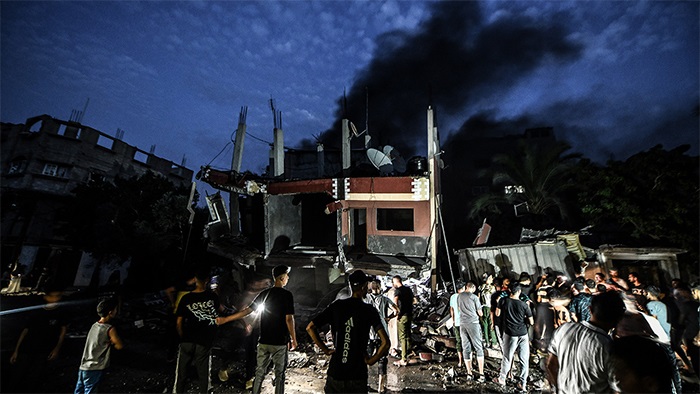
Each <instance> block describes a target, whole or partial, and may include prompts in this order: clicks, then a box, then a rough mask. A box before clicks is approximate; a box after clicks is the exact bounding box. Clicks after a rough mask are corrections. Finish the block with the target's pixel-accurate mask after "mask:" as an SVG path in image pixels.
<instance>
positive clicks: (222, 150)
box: [207, 141, 231, 166]
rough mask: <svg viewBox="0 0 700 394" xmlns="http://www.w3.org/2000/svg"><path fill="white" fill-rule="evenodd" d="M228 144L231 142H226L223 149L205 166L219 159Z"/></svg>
mask: <svg viewBox="0 0 700 394" xmlns="http://www.w3.org/2000/svg"><path fill="white" fill-rule="evenodd" d="M229 144H231V141H229V142H227V143H226V145H224V147H223V148H222V149H221V150H220V151H219V153H217V154H216V156H214V158H213V159H211V161H210V162H209V163H208V164H207V165H208V166H210V165H211V163H212V162H214V160H216V158H217V157H219V155H221V154H222V153H224V150H226V148H227V147H228V146H229Z"/></svg>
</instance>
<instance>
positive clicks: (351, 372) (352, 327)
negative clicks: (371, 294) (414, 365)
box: [306, 270, 389, 393]
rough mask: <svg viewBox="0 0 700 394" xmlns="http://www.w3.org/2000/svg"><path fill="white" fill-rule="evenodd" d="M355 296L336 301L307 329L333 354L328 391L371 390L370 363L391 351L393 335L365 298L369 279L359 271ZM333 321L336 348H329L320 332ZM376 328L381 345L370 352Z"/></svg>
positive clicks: (354, 280) (353, 277)
mask: <svg viewBox="0 0 700 394" xmlns="http://www.w3.org/2000/svg"><path fill="white" fill-rule="evenodd" d="M349 280H350V287H351V289H352V297H350V298H346V299H343V300H337V301H335V302H333V303H332V304H331V305H330V306H328V308H326V309H325V310H324V311H323V312H321V313H320V314H319V315H318V316H316V317H315V318H313V319H312V320H311V322H310V323H309V325H308V326H307V327H306V332H308V333H309V336H310V337H311V339H312V340H313V341H314V343H315V344H316V345H317V346H318V347H319V348H320V349H321V351H323V352H324V353H325V354H330V355H331V361H330V364H329V365H328V377H327V378H326V385H325V387H324V390H325V392H326V393H367V375H368V374H367V366H368V365H373V364H374V363H376V362H377V361H378V360H379V359H380V358H382V357H383V356H384V355H386V353H387V352H388V351H389V337H388V336H387V333H386V331H385V330H384V325H383V324H382V322H381V319H380V317H379V313H378V312H377V310H376V309H374V307H373V306H372V305H369V304H366V303H365V302H364V301H363V300H364V298H365V296H367V282H368V281H369V279H368V278H367V276H366V275H365V274H364V272H362V271H360V270H357V271H355V272H353V273H352V274H351V275H350V277H349ZM328 324H330V326H331V332H332V333H333V344H334V346H335V349H334V350H330V349H328V347H326V344H325V343H324V341H323V340H321V338H320V337H319V335H318V328H320V327H323V326H325V325H328ZM371 328H374V329H375V331H376V333H377V334H378V335H379V340H380V341H381V344H380V345H379V349H378V350H377V351H376V352H375V353H374V354H373V355H371V356H370V355H368V354H367V342H368V341H369V333H370V329H371Z"/></svg>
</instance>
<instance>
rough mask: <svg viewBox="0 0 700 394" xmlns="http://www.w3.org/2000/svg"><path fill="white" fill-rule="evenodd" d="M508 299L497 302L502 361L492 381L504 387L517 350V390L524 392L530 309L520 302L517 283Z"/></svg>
mask: <svg viewBox="0 0 700 394" xmlns="http://www.w3.org/2000/svg"><path fill="white" fill-rule="evenodd" d="M510 291H511V294H510V296H509V297H505V298H501V300H500V301H498V307H497V308H496V315H498V316H500V317H501V323H502V327H503V359H502V360H501V373H500V375H499V376H498V377H497V378H495V379H494V382H496V383H498V384H500V385H505V383H506V376H507V375H508V371H510V367H511V364H512V362H513V356H514V355H515V351H516V349H517V350H518V359H519V361H520V376H519V382H518V383H517V386H516V387H517V388H518V390H520V391H525V390H526V385H527V374H528V363H529V361H530V342H529V340H528V336H527V324H528V323H529V324H530V325H533V324H534V323H535V322H534V320H533V318H532V311H531V310H530V307H529V306H528V305H527V304H526V303H525V302H523V301H521V300H520V299H519V298H520V293H522V288H521V286H520V284H519V283H516V284H514V285H511V287H510Z"/></svg>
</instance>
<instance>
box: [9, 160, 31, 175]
mask: <svg viewBox="0 0 700 394" xmlns="http://www.w3.org/2000/svg"><path fill="white" fill-rule="evenodd" d="M26 168H27V159H25V158H24V157H19V158H16V159H14V160H12V161H11V162H10V166H9V168H8V169H7V174H8V175H10V174H21V173H23V172H24V170H25V169H26Z"/></svg>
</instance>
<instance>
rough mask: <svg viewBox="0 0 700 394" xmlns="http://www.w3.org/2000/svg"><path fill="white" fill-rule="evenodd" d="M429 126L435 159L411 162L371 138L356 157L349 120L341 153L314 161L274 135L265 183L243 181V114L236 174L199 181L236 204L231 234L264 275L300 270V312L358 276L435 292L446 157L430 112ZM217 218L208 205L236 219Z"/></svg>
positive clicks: (319, 153)
mask: <svg viewBox="0 0 700 394" xmlns="http://www.w3.org/2000/svg"><path fill="white" fill-rule="evenodd" d="M427 116H428V121H427V139H428V146H429V150H428V152H426V153H427V155H426V156H425V157H414V158H411V159H410V160H408V161H406V160H404V159H403V158H402V157H401V156H400V154H399V153H398V152H397V151H396V150H395V149H394V148H393V147H391V146H388V145H387V146H384V147H376V148H372V147H370V146H369V141H370V139H369V138H366V137H365V141H364V146H363V147H360V148H359V149H352V147H351V140H352V139H353V138H355V137H358V134H357V133H356V131H355V129H354V127H353V125H352V124H351V123H350V122H349V121H348V120H344V121H343V123H342V124H343V128H342V141H341V143H342V144H341V145H342V149H341V150H340V151H326V150H325V149H324V147H323V146H322V145H319V147H318V149H317V150H316V152H309V151H293V150H287V151H285V149H284V147H283V132H282V129H281V127H275V129H274V133H275V138H274V143H273V146H272V148H271V153H270V157H271V162H270V169H271V171H270V172H271V173H270V174H268V175H269V176H268V177H267V178H262V177H259V176H258V177H256V176H251V175H250V174H239V173H238V170H239V167H237V166H240V161H239V162H238V165H236V164H235V162H236V155H238V157H240V154H241V150H240V147H241V146H242V141H241V140H239V139H238V138H242V137H241V136H242V135H244V132H240V130H245V123H244V115H243V112H242V115H241V122H239V132H237V134H236V135H237V141H236V145H237V146H236V148H235V149H236V150H235V152H234V160H233V161H234V166H233V167H234V168H232V169H231V170H230V171H229V170H217V169H214V168H211V167H205V168H203V169H202V171H201V172H200V173H199V174H198V177H199V178H200V179H202V180H203V181H205V182H207V183H209V184H210V185H211V186H213V187H214V188H217V189H219V190H223V191H228V192H231V193H232V194H233V196H234V197H233V198H232V200H235V201H234V202H233V204H231V206H232V209H231V211H232V214H231V228H232V230H233V231H232V232H234V233H236V232H237V231H239V230H240V231H241V232H242V234H243V235H244V236H245V237H247V239H248V240H249V241H250V244H252V245H253V246H254V247H256V248H257V249H258V250H259V251H260V257H261V258H260V259H258V260H257V263H256V264H257V265H258V268H259V269H261V270H264V269H265V267H268V268H269V267H272V266H274V265H277V264H286V265H289V266H291V267H293V269H294V267H296V268H297V269H296V270H295V274H294V275H292V276H291V278H290V282H289V284H288V286H289V287H290V288H291V289H294V292H295V294H298V295H299V296H295V297H296V299H298V302H299V303H300V304H302V305H303V304H305V303H307V304H313V305H309V306H314V305H316V304H317V303H318V301H319V300H321V299H324V297H327V294H328V293H329V292H332V291H333V290H335V291H337V289H338V285H343V284H344V283H345V274H346V273H349V272H351V271H353V270H355V269H362V270H364V271H365V272H367V273H369V274H373V275H378V276H387V275H401V276H403V277H414V278H417V277H420V276H421V275H426V273H427V275H431V273H432V277H433V278H432V285H433V290H435V285H436V281H437V272H436V271H437V270H436V259H437V256H436V248H437V240H438V237H439V231H438V230H437V224H438V209H439V204H438V195H439V177H438V172H439V171H437V169H438V164H437V163H438V161H439V152H440V150H439V141H438V137H437V128H436V127H435V125H434V123H433V110H432V109H428V112H427ZM276 126H277V125H276ZM377 148H379V149H377ZM333 157H336V158H338V159H340V160H339V161H336V160H332V158H333ZM329 159H330V160H329ZM210 201H211V199H210ZM219 207H220V205H219ZM217 209H220V208H216V206H212V205H211V204H210V210H212V211H214V212H213V217H214V216H217V217H226V215H228V213H224V212H221V213H218V212H216V211H217ZM236 211H237V212H236ZM237 221H240V224H238V223H236V222H237ZM215 243H216V242H214V244H215ZM213 248H214V249H217V247H216V246H213ZM218 249H219V250H220V249H221V247H218ZM224 249H225V248H224ZM220 253H221V251H220ZM223 253H225V251H224V252H223ZM305 300H306V301H308V302H305Z"/></svg>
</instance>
